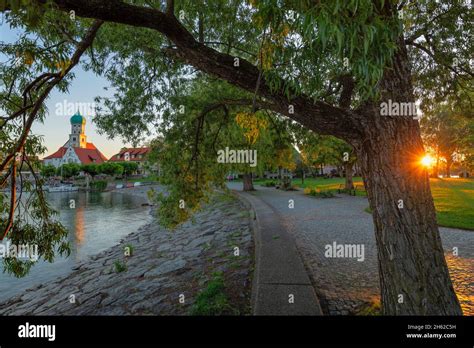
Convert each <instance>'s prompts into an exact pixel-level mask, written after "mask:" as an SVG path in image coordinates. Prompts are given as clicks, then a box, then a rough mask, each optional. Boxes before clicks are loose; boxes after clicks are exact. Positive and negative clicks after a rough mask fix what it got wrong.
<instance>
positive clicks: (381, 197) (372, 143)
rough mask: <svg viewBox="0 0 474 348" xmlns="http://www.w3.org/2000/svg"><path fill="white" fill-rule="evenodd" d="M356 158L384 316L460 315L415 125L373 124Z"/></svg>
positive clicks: (410, 122) (385, 121)
mask: <svg viewBox="0 0 474 348" xmlns="http://www.w3.org/2000/svg"><path fill="white" fill-rule="evenodd" d="M365 132H366V134H367V137H366V141H364V142H363V143H362V145H361V146H360V147H359V148H358V158H359V160H360V165H361V170H362V174H363V177H364V184H365V187H366V189H367V193H368V198H369V203H370V208H371V210H372V212H373V214H372V215H373V220H374V225H375V238H376V242H377V252H378V264H379V275H380V286H381V297H382V308H383V312H384V314H389V315H461V314H462V312H461V309H460V306H459V302H458V299H457V297H456V294H455V292H454V289H453V285H452V283H451V278H450V276H449V272H448V268H447V265H446V261H445V258H444V253H443V247H442V245H441V239H440V236H439V232H438V225H437V223H436V216H435V210H434V204H433V198H432V196H431V191H430V186H429V179H428V175H427V172H426V170H424V169H423V168H422V167H421V166H420V165H419V164H418V163H419V158H420V157H422V155H423V154H424V149H423V144H422V141H421V137H420V133H419V126H418V124H417V123H416V121H415V122H414V121H413V120H393V119H390V120H389V119H388V118H387V119H385V120H381V119H380V118H379V119H378V120H375V119H374V124H372V125H370V126H368V127H367V128H366V129H365Z"/></svg>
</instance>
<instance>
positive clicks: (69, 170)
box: [41, 162, 138, 178]
mask: <svg viewBox="0 0 474 348" xmlns="http://www.w3.org/2000/svg"><path fill="white" fill-rule="evenodd" d="M137 169H138V164H137V163H134V162H121V163H110V162H105V163H101V164H96V163H90V164H83V165H80V164H77V163H66V164H63V165H62V166H60V167H57V168H56V167H55V166H53V165H51V164H48V165H44V166H42V168H41V175H42V176H44V177H47V178H49V177H52V176H55V175H57V176H62V177H63V178H71V177H74V176H77V175H79V173H80V172H84V173H87V174H89V175H90V176H92V177H94V176H96V175H99V174H105V175H114V176H121V175H123V176H128V175H132V174H133V173H135V172H136V171H137Z"/></svg>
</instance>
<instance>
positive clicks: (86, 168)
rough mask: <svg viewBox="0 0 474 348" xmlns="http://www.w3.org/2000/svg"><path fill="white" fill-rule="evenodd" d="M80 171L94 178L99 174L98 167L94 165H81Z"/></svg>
mask: <svg viewBox="0 0 474 348" xmlns="http://www.w3.org/2000/svg"><path fill="white" fill-rule="evenodd" d="M81 170H82V171H83V172H84V173H87V174H89V175H91V176H96V175H97V174H99V173H100V170H99V165H98V164H95V163H89V164H83V165H82V167H81Z"/></svg>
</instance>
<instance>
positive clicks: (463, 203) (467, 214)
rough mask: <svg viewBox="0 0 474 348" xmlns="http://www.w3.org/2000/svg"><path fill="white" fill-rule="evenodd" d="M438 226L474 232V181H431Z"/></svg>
mask: <svg viewBox="0 0 474 348" xmlns="http://www.w3.org/2000/svg"><path fill="white" fill-rule="evenodd" d="M430 184H431V192H432V194H433V199H434V203H435V207H436V216H437V219H438V225H440V226H445V227H455V228H463V229H467V230H474V179H462V178H444V179H430Z"/></svg>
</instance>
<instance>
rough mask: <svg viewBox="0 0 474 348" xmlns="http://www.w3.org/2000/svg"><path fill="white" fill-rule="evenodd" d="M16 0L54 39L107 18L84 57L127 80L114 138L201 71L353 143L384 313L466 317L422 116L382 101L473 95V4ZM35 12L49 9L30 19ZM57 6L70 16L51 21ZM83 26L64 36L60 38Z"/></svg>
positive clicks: (16, 11)
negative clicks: (425, 166)
mask: <svg viewBox="0 0 474 348" xmlns="http://www.w3.org/2000/svg"><path fill="white" fill-rule="evenodd" d="M3 2H5V1H3ZM14 3H15V4H17V3H18V1H11V0H8V1H7V6H6V7H5V8H6V11H7V12H9V13H10V12H13V14H12V16H11V17H9V21H10V23H12V22H14V23H17V24H18V23H19V22H20V23H21V24H22V25H25V26H26V27H27V28H28V29H29V30H31V31H32V32H34V33H37V34H38V35H40V36H47V37H49V38H50V37H51V36H52V35H53V34H51V33H48V32H47V30H51V31H52V32H56V31H57V30H56V29H57V26H58V25H59V26H64V27H66V29H69V28H70V27H73V28H75V27H77V26H79V25H80V24H81V23H83V22H84V19H91V18H93V19H97V20H100V21H104V22H105V23H104V25H103V28H102V29H101V30H100V31H99V32H98V34H97V38H96V41H94V45H93V47H94V50H95V51H94V52H93V53H91V54H90V57H91V59H90V61H87V62H86V63H85V64H86V67H88V68H92V69H93V70H94V71H95V72H96V73H99V74H104V75H105V76H106V77H108V78H110V79H111V81H113V82H114V84H115V86H116V87H117V94H116V96H115V99H114V100H113V101H109V102H108V103H107V102H106V101H104V110H103V115H102V118H101V120H102V121H103V123H105V124H109V125H115V126H116V129H117V132H120V131H122V130H124V131H126V133H127V135H128V136H134V135H137V134H138V135H140V132H142V131H143V129H141V128H140V127H143V128H146V127H147V126H148V125H150V124H153V122H154V121H155V119H156V115H157V113H159V109H160V108H161V106H162V105H163V104H166V103H167V100H166V98H167V91H170V90H172V89H174V88H179V83H180V80H181V79H186V77H187V76H189V74H194V73H196V72H195V71H196V70H198V71H200V72H201V73H205V74H208V75H211V76H213V77H215V78H218V79H222V80H225V81H227V82H228V83H230V84H232V85H235V86H237V87H239V88H241V89H242V90H245V91H247V92H250V93H253V94H254V95H255V96H256V97H255V98H252V99H254V100H256V101H258V102H259V103H260V104H262V106H264V107H265V108H266V109H268V110H272V111H274V112H276V113H279V114H281V115H284V116H286V117H289V118H290V119H292V120H294V121H295V122H298V123H300V124H301V125H302V126H304V127H306V128H308V129H310V130H312V131H314V132H316V133H319V134H327V135H333V136H336V137H338V138H341V139H343V140H345V141H346V142H347V143H349V144H350V145H351V146H352V147H353V148H354V149H355V151H356V155H357V157H358V159H359V161H360V167H361V171H362V174H363V178H364V183H365V186H366V189H367V192H368V198H369V202H370V207H371V209H372V211H373V219H374V225H375V237H376V242H377V248H378V261H379V272H380V282H381V293H382V294H381V295H382V305H383V310H384V313H386V314H438V315H439V314H461V309H460V306H459V303H458V300H457V298H456V294H455V292H454V290H453V287H452V283H451V280H450V277H449V272H448V269H447V265H446V261H445V259H444V254H443V248H442V245H441V240H440V236H439V231H438V226H437V223H436V217H435V210H434V205H433V199H432V196H431V192H430V187H429V181H428V176H427V173H426V172H425V171H423V170H421V169H420V168H419V167H418V165H417V163H418V159H419V157H420V156H422V155H423V153H424V149H423V144H422V141H421V137H420V129H419V124H418V121H417V120H416V119H414V118H413V117H412V115H409V116H408V117H401V116H396V115H395V114H392V115H388V116H382V115H381V107H380V106H381V105H382V103H389V104H390V105H406V104H407V103H413V102H414V101H415V98H416V97H420V98H430V97H433V96H441V95H443V94H444V95H447V94H449V95H453V96H455V97H456V96H457V97H459V96H461V98H465V96H466V94H463V92H462V91H463V90H465V89H466V88H469V87H470V86H471V85H472V82H471V81H472V71H471V69H470V65H469V59H470V58H471V57H472V46H470V42H472V41H470V40H467V39H466V37H467V36H468V35H470V34H471V33H470V31H471V30H472V28H471V27H470V26H469V24H470V23H471V22H472V11H469V8H468V6H469V5H468V4H467V2H465V1H457V0H448V1H443V2H442V3H441V2H434V1H428V0H417V1H414V0H411V1H405V0H402V1H395V0H374V1H369V0H350V1H339V0H327V1H324V0H322V1H310V0H307V1H306V0H305V1H299V0H288V1H284V2H283V1H276V0H261V1H250V2H249V3H247V2H244V1H237V0H228V1H225V0H221V1H219V0H215V1H208V2H201V1H190V0H189V1H188V0H183V1H173V0H169V1H166V2H164V1H154V0H147V1H145V0H143V1H142V0H136V1H133V4H132V2H131V1H120V0H109V1H101V0H29V1H23V2H22V3H28V4H29V5H28V6H27V7H26V8H23V9H22V8H18V7H17V6H16V7H15V6H13V5H14ZM43 5H44V6H43ZM38 8H39V10H38ZM32 9H34V11H36V12H41V13H44V16H43V17H41V18H39V19H36V22H37V23H34V26H33V24H31V25H30V24H28V23H29V22H28V21H29V20H31V18H37V17H38V16H37V15H36V14H35V15H31V13H30V12H32V11H33V10H32ZM28 11H30V12H28ZM60 12H62V13H63V16H62V18H61V17H60V14H59V13H60ZM25 13H26V14H25ZM28 13H30V15H28ZM53 13H54V15H55V16H57V17H58V18H61V20H59V21H55V22H54V21H53V22H51V20H50V19H51V17H52V14H53ZM72 18H74V19H72ZM48 20H49V21H48ZM75 33H76V31H74V30H65V34H64V35H61V36H58V37H57V41H58V42H60V41H61V40H67V39H68V34H72V35H74V34H75ZM73 38H74V36H73ZM75 40H77V37H76V38H75ZM454 58H456V60H454ZM410 63H412V64H410ZM454 63H455V64H454ZM411 66H413V70H412V69H411ZM433 78H434V79H433ZM433 80H435V82H433ZM216 93H218V91H216ZM254 100H250V101H249V103H253V102H255V101H254ZM393 103H395V104H393ZM408 105H412V104H408ZM422 105H424V104H423V103H422ZM2 169H3V168H2Z"/></svg>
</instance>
